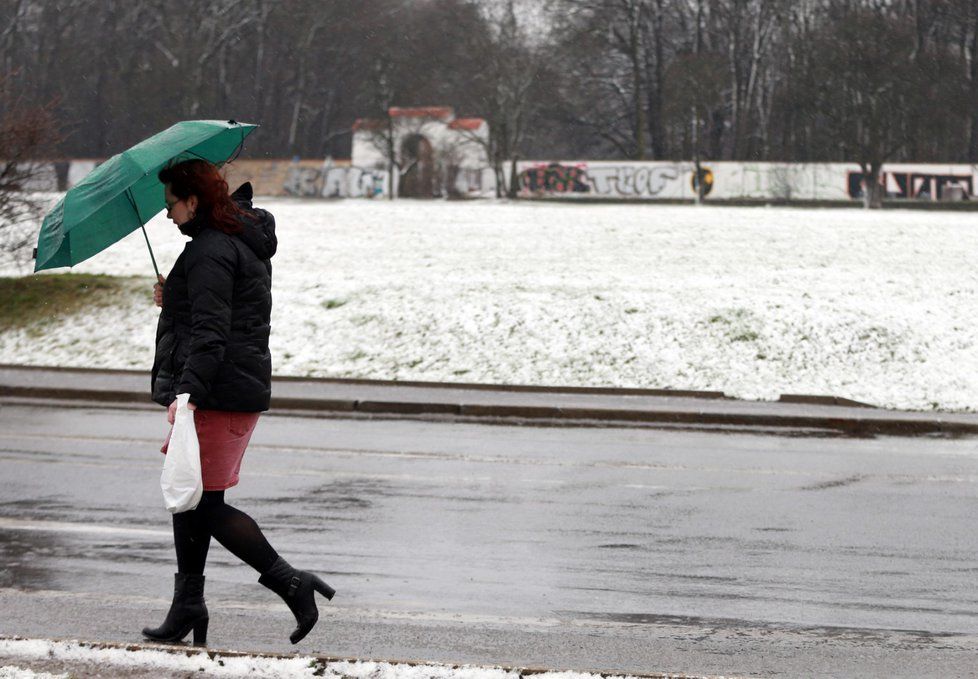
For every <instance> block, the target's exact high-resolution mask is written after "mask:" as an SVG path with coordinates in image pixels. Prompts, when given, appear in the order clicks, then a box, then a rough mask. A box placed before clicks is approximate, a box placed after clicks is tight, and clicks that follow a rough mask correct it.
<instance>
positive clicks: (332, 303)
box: [323, 299, 346, 309]
mask: <svg viewBox="0 0 978 679" xmlns="http://www.w3.org/2000/svg"><path fill="white" fill-rule="evenodd" d="M344 304H346V300H345V299H327V300H326V301H325V302H323V308H324V309H339V308H340V307H341V306H343V305H344Z"/></svg>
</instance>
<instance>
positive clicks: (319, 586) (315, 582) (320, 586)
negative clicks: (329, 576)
mask: <svg viewBox="0 0 978 679" xmlns="http://www.w3.org/2000/svg"><path fill="white" fill-rule="evenodd" d="M312 586H313V587H315V588H316V591H317V592H319V593H320V594H322V595H323V596H324V597H326V598H327V599H332V598H333V595H334V594H336V590H335V589H333V588H332V587H330V586H329V585H327V584H326V583H325V582H323V581H322V580H321V579H320V578H319V576H318V575H314V576H312Z"/></svg>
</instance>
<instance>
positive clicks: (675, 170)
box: [519, 163, 713, 198]
mask: <svg viewBox="0 0 978 679" xmlns="http://www.w3.org/2000/svg"><path fill="white" fill-rule="evenodd" d="M703 175H704V178H705V180H706V181H705V187H706V193H709V192H710V190H711V189H712V188H713V173H712V172H710V170H708V169H705V168H704V170H703ZM682 176H683V170H682V168H681V167H680V166H679V165H651V166H643V165H637V166H636V165H621V166H617V165H591V166H588V165H587V164H586V163H577V164H575V165H562V164H560V163H549V164H540V165H536V166H534V167H529V168H526V169H525V170H523V171H522V172H520V174H519V188H520V191H521V192H522V193H524V194H545V193H553V194H569V193H588V194H592V195H595V196H601V197H609V198H614V197H619V198H655V197H657V196H661V195H662V194H663V193H667V192H668V193H669V194H670V197H679V195H681V188H680V187H679V185H678V182H679V181H680V180H681V177H682ZM693 184H694V186H695V178H693Z"/></svg>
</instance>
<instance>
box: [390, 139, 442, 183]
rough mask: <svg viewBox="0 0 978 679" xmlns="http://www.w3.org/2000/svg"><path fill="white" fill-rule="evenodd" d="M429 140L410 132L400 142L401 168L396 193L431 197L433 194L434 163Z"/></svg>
mask: <svg viewBox="0 0 978 679" xmlns="http://www.w3.org/2000/svg"><path fill="white" fill-rule="evenodd" d="M433 156H434V154H433V153H432V150H431V142H430V141H428V140H427V139H425V138H424V137H423V136H422V135H420V134H412V135H410V136H408V137H406V138H405V139H404V141H403V142H401V158H403V159H404V160H403V163H402V168H406V169H407V172H405V173H404V175H403V176H402V177H401V181H400V184H399V186H398V190H397V194H398V195H399V196H400V197H402V198H432V197H434V195H435V191H434V180H435V163H434V158H433Z"/></svg>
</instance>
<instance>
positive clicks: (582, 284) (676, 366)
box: [0, 199, 978, 411]
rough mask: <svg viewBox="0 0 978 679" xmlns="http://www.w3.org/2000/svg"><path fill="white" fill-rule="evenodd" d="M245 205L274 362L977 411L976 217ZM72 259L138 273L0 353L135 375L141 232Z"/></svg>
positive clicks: (94, 269) (171, 239)
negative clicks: (269, 265) (270, 216)
mask: <svg viewBox="0 0 978 679" xmlns="http://www.w3.org/2000/svg"><path fill="white" fill-rule="evenodd" d="M257 202H258V204H259V205H261V206H262V207H265V208H267V209H269V210H270V211H272V212H273V213H274V214H275V216H276V220H277V223H278V235H279V240H280V247H279V253H278V255H277V256H276V258H275V259H274V260H273V264H274V267H275V280H274V295H275V306H274V311H273V318H272V322H273V332H272V353H273V360H274V365H275V372H276V373H277V374H280V375H301V376H315V377H355V378H373V379H384V380H435V381H448V382H492V383H502V384H532V385H562V386H610V387H640V388H642V387H644V388H676V389H702V390H717V391H723V392H726V393H727V394H729V395H732V396H736V397H740V398H748V399H775V398H777V397H778V395H779V394H781V393H814V394H830V395H834V396H841V397H846V398H851V399H855V400H859V401H865V402H869V403H873V404H877V405H881V406H886V407H894V408H907V409H921V410H930V409H939V410H951V411H973V410H975V409H976V408H978V402H976V400H978V399H976V394H978V328H976V324H975V322H974V318H975V315H976V311H978V266H975V263H976V262H975V259H976V256H978V229H976V228H975V219H976V216H975V215H974V214H970V213H952V212H923V211H886V212H876V211H864V210H857V209H832V210H828V209H792V208H733V207H702V208H695V207H691V206H661V205H554V204H527V203H506V202H493V201H480V202H458V203H457V202H438V201H430V202H419V201H395V202H388V201H377V202H371V201H353V200H350V201H315V200H288V199H264V200H258V201H257ZM148 231H149V235H150V239H151V240H152V242H153V245H154V250H155V252H156V256H157V260H158V261H159V263H160V267H161V269H162V270H163V271H164V272H165V271H167V270H168V268H169V267H170V265H171V264H172V262H173V261H174V260H175V259H176V257H177V255H178V254H179V253H180V251H181V250H182V248H183V244H184V239H183V237H182V236H180V234H179V233H178V232H177V230H176V228H175V227H174V226H173V225H172V224H171V223H169V222H167V221H166V220H165V219H163V218H162V217H157V218H156V219H155V220H153V221H152V222H151V223H150V224H149V226H148ZM77 270H78V271H82V272H90V273H107V274H112V275H118V276H133V275H137V276H140V275H141V276H146V282H145V285H144V286H142V288H141V289H140V290H139V292H138V294H134V295H132V296H127V297H125V298H124V299H120V300H119V305H118V308H107V309H94V310H92V312H91V313H87V314H83V315H80V316H74V317H71V318H60V319H57V318H52V319H49V320H48V322H47V323H46V324H45V325H43V326H37V325H35V326H31V327H28V328H25V329H23V330H16V331H9V332H5V333H3V334H2V335H0V362H3V363H18V364H34V365H67V366H84V367H104V368H139V369H145V370H147V371H148V370H149V367H150V365H151V363H152V356H153V337H154V331H155V319H156V316H157V311H156V309H155V307H153V306H152V303H151V299H150V296H151V287H152V283H153V279H152V276H151V275H150V274H151V272H152V268H151V266H150V262H149V256H148V254H147V252H146V245H145V242H144V241H143V237H142V234H141V233H140V232H135V233H133V234H131V235H130V236H129V237H127V238H126V239H125V240H124V241H123V242H121V243H119V244H117V245H115V246H113V247H112V248H110V249H109V250H107V251H106V252H104V253H101V254H100V255H98V256H96V257H95V258H93V259H91V260H89V261H88V262H85V263H83V264H82V265H81V266H79V267H77ZM0 273H7V274H8V275H9V274H12V273H16V272H15V271H13V270H10V269H9V267H8V269H7V270H4V271H0Z"/></svg>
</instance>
